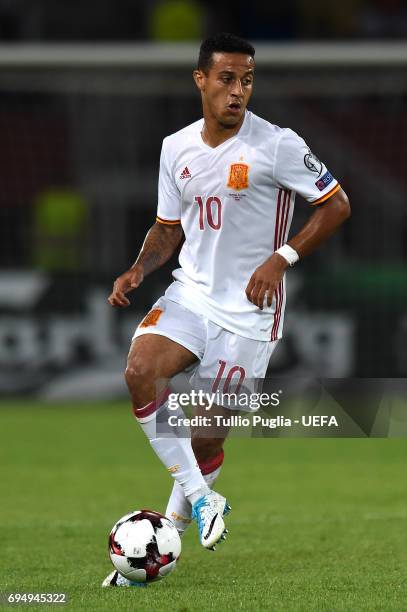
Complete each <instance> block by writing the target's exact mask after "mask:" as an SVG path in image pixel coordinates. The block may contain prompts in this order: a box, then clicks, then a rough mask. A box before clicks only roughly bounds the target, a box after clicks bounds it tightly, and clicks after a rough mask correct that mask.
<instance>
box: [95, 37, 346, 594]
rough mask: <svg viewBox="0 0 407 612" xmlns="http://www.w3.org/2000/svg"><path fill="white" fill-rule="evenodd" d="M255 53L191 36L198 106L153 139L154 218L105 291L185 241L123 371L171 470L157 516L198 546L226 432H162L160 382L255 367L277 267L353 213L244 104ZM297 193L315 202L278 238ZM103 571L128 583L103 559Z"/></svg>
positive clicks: (253, 374) (279, 288) (295, 145)
mask: <svg viewBox="0 0 407 612" xmlns="http://www.w3.org/2000/svg"><path fill="white" fill-rule="evenodd" d="M254 55H255V50H254V48H253V47H252V46H251V45H250V44H249V43H248V42H246V41H244V40H242V39H240V38H238V37H236V36H234V35H231V34H218V35H216V36H213V37H210V38H208V39H207V40H205V41H204V42H203V43H202V45H201V48H200V54H199V60H198V67H197V69H196V70H194V72H193V78H194V80H195V84H196V86H197V88H198V90H199V92H200V94H201V99H202V109H203V119H200V120H199V121H196V122H195V123H193V124H192V125H189V126H187V127H185V128H183V129H182V130H180V131H179V132H177V133H175V134H172V135H170V136H168V137H166V138H165V139H164V141H163V145H162V151H161V160H160V173H159V189H158V212H157V218H156V222H155V224H154V225H153V226H152V227H151V229H150V230H149V232H148V233H147V236H146V239H145V241H144V244H143V246H142V249H141V251H140V254H139V256H138V258H137V260H136V262H135V263H134V264H133V265H132V266H131V268H130V269H129V270H127V271H126V272H124V273H123V274H122V275H121V276H119V278H118V279H117V280H116V281H115V283H114V286H113V291H112V293H111V295H110V297H109V302H110V304H111V305H112V306H119V307H126V306H128V305H129V303H130V302H129V299H128V297H126V296H127V294H128V293H129V292H131V291H132V290H134V289H136V288H137V287H139V285H140V283H141V282H142V281H143V279H144V277H145V276H146V275H147V274H150V273H151V272H153V271H154V270H156V269H157V268H159V267H160V266H162V265H163V264H164V263H165V262H166V261H167V260H168V259H169V258H170V257H171V255H173V253H174V252H175V250H176V249H177V247H178V246H179V245H180V244H181V243H183V244H182V249H181V252H180V256H179V264H180V267H179V268H178V269H176V270H175V271H174V272H173V277H174V281H173V282H172V283H171V284H170V286H169V287H168V289H167V291H166V292H165V295H164V296H162V297H161V298H160V299H159V300H158V301H157V302H156V303H155V304H154V305H153V307H152V310H151V311H150V312H149V313H148V314H147V315H146V317H145V318H144V320H143V321H142V322H141V323H140V325H139V326H138V328H137V330H136V332H135V334H134V337H133V341H132V344H131V348H130V352H129V356H128V364H127V369H126V372H125V378H126V382H127V385H128V388H129V391H130V395H131V400H132V404H133V410H134V414H135V417H136V419H137V421H138V422H139V423H140V426H141V427H142V428H143V430H144V432H145V434H146V435H147V437H148V438H149V440H150V443H151V446H152V447H153V449H154V451H155V452H156V453H157V455H158V457H159V458H160V459H161V461H162V462H163V463H164V465H165V466H166V468H167V469H168V470H169V472H170V473H171V475H172V476H173V478H174V480H175V482H174V485H173V490H172V493H171V496H170V500H169V502H168V506H167V510H166V515H167V516H169V517H170V518H172V520H173V521H174V523H175V525H176V526H177V528H178V530H179V532H180V533H182V532H183V531H184V530H185V528H186V526H187V525H188V524H189V523H190V522H191V519H195V520H196V522H197V524H198V529H199V534H200V541H201V544H202V545H203V546H204V547H205V548H209V549H214V547H215V545H216V543H217V542H218V541H220V539H222V538H224V537H225V533H226V530H225V524H224V519H223V517H224V515H225V514H227V512H228V510H229V509H230V507H229V505H228V503H227V501H226V499H225V498H224V497H222V496H221V495H219V494H218V493H215V492H214V491H212V490H211V487H212V486H213V484H214V482H215V480H216V478H217V476H218V474H219V472H220V469H221V466H222V462H223V456H224V454H223V442H224V439H223V437H214V438H210V437H209V438H208V437H199V436H193V437H192V444H191V440H190V439H185V438H177V437H176V436H173V437H164V436H160V435H159V434H158V433H157V430H156V419H157V415H158V414H160V413H163V412H164V413H166V411H167V410H168V399H167V398H168V389H167V390H166V389H165V388H164V387H163V386H161V387H159V384H160V383H162V381H169V380H170V379H171V378H172V377H173V376H175V375H176V374H178V373H180V372H182V371H184V370H188V372H189V373H190V374H191V375H193V376H196V377H197V378H199V379H212V380H217V381H219V379H220V378H222V380H223V379H226V380H227V379H229V380H231V379H232V378H233V380H235V379H236V377H238V380H239V382H243V381H244V380H245V379H261V378H263V377H264V376H265V373H266V370H267V366H268V362H269V359H270V356H271V354H272V353H273V351H274V349H275V347H276V344H277V342H278V340H279V339H280V338H281V335H282V328H283V320H284V309H285V302H286V298H285V271H286V269H287V267H288V266H292V265H294V264H295V263H296V262H297V261H298V260H301V259H302V258H303V257H305V256H307V255H308V254H309V253H311V252H312V251H313V250H314V249H315V248H317V247H318V246H319V245H320V244H321V243H322V242H323V241H324V240H326V239H327V238H328V237H329V236H331V235H332V234H333V233H334V232H335V231H336V230H337V229H338V227H339V226H340V225H341V224H342V223H343V221H344V220H345V219H346V218H347V217H348V216H349V215H350V207H349V202H348V198H347V197H346V195H345V193H344V191H343V190H342V189H341V187H340V185H339V184H338V182H337V180H336V179H335V178H334V177H333V176H332V174H331V173H330V172H329V171H328V170H327V168H326V167H325V165H324V164H323V163H322V162H321V161H319V159H318V158H317V157H316V156H314V155H313V154H312V153H311V151H310V149H309V148H308V146H307V145H306V143H305V142H304V140H303V139H302V138H301V137H300V136H298V135H297V134H296V133H295V132H293V131H292V130H290V129H287V128H280V127H277V126H276V125H272V124H271V123H269V122H268V121H265V120H264V119H261V118H260V117H257V116H256V115H254V114H253V113H252V112H250V111H248V110H247V105H248V102H249V100H250V97H251V94H252V91H253V80H254V72H255V62H254ZM296 193H299V194H301V195H302V196H303V197H304V198H305V199H306V200H307V201H308V202H309V203H310V204H311V205H312V207H313V212H312V214H311V215H310V218H309V220H308V222H307V223H306V224H305V225H304V227H302V229H301V230H300V231H299V232H298V233H297V234H296V235H295V236H293V237H292V238H291V239H290V240H288V233H289V229H290V224H291V220H292V216H293V211H294V200H295V195H296ZM219 410H220V411H222V410H224V411H225V412H226V408H222V406H220V407H219ZM105 584H106V585H116V584H129V583H128V581H125V580H124V579H123V580H122V579H121V577H119V576H118V575H117V572H113V573H112V574H110V576H108V578H107V579H106V580H105Z"/></svg>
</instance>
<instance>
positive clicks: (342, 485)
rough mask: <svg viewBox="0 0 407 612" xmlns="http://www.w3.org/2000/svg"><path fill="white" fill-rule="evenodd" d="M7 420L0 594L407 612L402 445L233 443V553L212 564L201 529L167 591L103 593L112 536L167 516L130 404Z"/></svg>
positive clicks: (186, 543)
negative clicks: (136, 516)
mask: <svg viewBox="0 0 407 612" xmlns="http://www.w3.org/2000/svg"><path fill="white" fill-rule="evenodd" d="M0 419H1V449H0V458H1V473H2V486H1V505H0V513H1V517H0V524H1V556H0V559H1V574H0V590H1V591H18V592H22V591H25V592H42V593H44V592H62V591H64V592H66V593H67V594H68V597H69V604H68V605H67V606H66V609H69V610H142V611H144V610H145V611H148V612H149V611H153V612H157V611H161V610H162V611H165V612H168V611H178V612H181V611H182V612H187V611H188V612H189V611H200V612H203V611H206V610H217V611H224V610H233V611H237V610H250V611H251V612H257V611H259V610H274V611H280V610H281V611H287V610H288V611H290V610H303V611H304V612H305V611H306V612H314V611H317V610H325V611H327V612H328V611H333V610H349V611H352V612H353V611H355V610H356V611H358V610H366V611H373V610H377V611H383V610H397V611H399V610H407V508H406V502H407V486H406V483H407V478H406V457H407V452H406V451H407V441H406V440H403V439H391V440H381V439H375V440H374V439H370V440H367V439H362V440H357V439H353V440H345V439H339V440H334V439H258V438H257V439H247V438H246V439H239V438H233V439H231V440H229V443H228V444H227V446H226V449H225V451H226V453H225V457H226V460H225V465H224V470H223V473H222V475H221V477H220V479H219V481H218V484H217V489H218V490H219V491H220V492H222V493H223V494H225V495H227V497H228V499H229V500H230V502H231V504H232V507H233V511H232V513H231V515H230V518H229V519H228V521H227V526H228V528H229V537H228V540H227V541H226V543H224V544H222V545H221V546H219V547H218V549H217V551H216V552H215V553H213V552H210V551H205V550H204V549H203V548H201V546H200V545H199V543H198V539H197V532H196V527H195V525H193V526H192V527H191V528H190V531H189V532H188V533H187V535H186V536H185V538H184V540H183V551H182V557H181V560H180V563H179V566H178V568H177V569H176V571H175V572H174V574H172V575H171V576H170V577H169V578H167V579H166V580H164V581H162V582H160V583H157V584H153V585H151V586H150V587H149V588H147V589H138V588H129V589H123V588H122V589H120V588H117V589H103V590H102V589H101V588H100V583H101V581H102V579H103V578H104V577H105V575H106V574H107V572H109V571H110V570H111V566H110V561H109V560H108V555H107V535H108V533H109V530H110V528H111V526H112V524H113V523H114V522H115V521H116V520H117V519H118V518H119V517H120V516H122V515H123V514H125V513H126V512H128V511H130V510H133V509H139V508H143V507H145V508H151V509H154V510H159V511H164V509H165V504H166V500H167V497H168V494H169V491H170V487H171V486H172V480H171V477H170V476H169V475H168V474H167V473H166V471H165V469H164V468H163V467H162V466H161V464H160V463H159V461H158V459H156V457H155V456H154V454H153V452H152V450H151V449H150V448H149V445H148V443H147V441H146V440H145V439H144V436H143V434H142V433H141V432H140V431H139V428H138V427H137V425H136V424H135V423H134V422H133V418H132V416H131V412H130V409H129V407H128V405H126V404H125V403H116V404H113V403H105V404H100V405H95V404H92V405H86V404H85V405H79V404H73V405H65V406H44V405H40V404H35V403H32V402H30V401H29V400H26V401H25V402H19V403H17V402H13V403H8V404H6V403H3V404H1V405H0ZM41 608H42V609H50V608H51V606H42V607H41ZM18 609H27V606H25V607H24V608H23V607H19V608H18ZM52 609H55V605H54V606H52ZM64 609H65V608H64Z"/></svg>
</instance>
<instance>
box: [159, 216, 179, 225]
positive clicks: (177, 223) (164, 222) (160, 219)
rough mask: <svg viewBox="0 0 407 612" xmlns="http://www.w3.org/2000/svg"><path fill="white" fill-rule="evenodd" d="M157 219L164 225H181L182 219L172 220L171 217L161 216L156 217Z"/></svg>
mask: <svg viewBox="0 0 407 612" xmlns="http://www.w3.org/2000/svg"><path fill="white" fill-rule="evenodd" d="M156 221H158V223H162V224H163V225H179V224H180V223H181V221H180V219H177V220H176V221H170V220H169V219H162V218H161V217H156Z"/></svg>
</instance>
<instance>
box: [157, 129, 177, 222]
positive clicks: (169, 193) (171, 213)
mask: <svg viewBox="0 0 407 612" xmlns="http://www.w3.org/2000/svg"><path fill="white" fill-rule="evenodd" d="M168 157H169V155H168V145H167V142H166V140H165V139H164V141H163V145H162V148H161V157H160V173H159V177H158V207H157V221H158V222H159V223H164V224H165V225H177V224H179V223H181V194H180V192H179V189H178V187H177V185H176V183H175V181H174V178H173V175H172V172H171V166H170V163H169V161H168Z"/></svg>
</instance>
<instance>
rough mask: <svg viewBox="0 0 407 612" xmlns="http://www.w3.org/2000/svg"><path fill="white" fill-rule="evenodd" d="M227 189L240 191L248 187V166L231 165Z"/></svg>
mask: <svg viewBox="0 0 407 612" xmlns="http://www.w3.org/2000/svg"><path fill="white" fill-rule="evenodd" d="M227 186H228V187H230V188H231V189H236V191H240V190H241V189H247V188H248V186H249V166H248V165H247V164H231V166H230V170H229V180H228V184H227Z"/></svg>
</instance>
